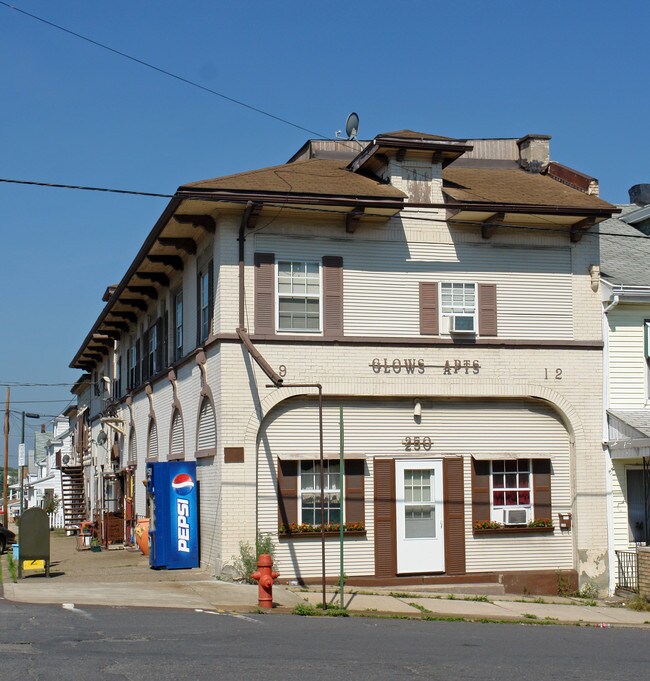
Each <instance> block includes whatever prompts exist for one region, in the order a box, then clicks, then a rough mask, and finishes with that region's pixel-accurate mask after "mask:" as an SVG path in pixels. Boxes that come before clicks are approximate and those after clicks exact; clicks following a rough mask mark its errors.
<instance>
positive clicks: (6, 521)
mask: <svg viewBox="0 0 650 681" xmlns="http://www.w3.org/2000/svg"><path fill="white" fill-rule="evenodd" d="M10 397H11V388H10V387H9V386H7V406H6V409H5V467H4V471H3V476H2V477H3V480H2V482H3V490H4V494H3V502H2V512H3V516H4V526H5V527H9V509H8V507H7V492H8V491H9V489H8V485H7V474H8V472H9V471H8V469H9V399H10Z"/></svg>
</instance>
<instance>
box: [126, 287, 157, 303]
mask: <svg viewBox="0 0 650 681" xmlns="http://www.w3.org/2000/svg"><path fill="white" fill-rule="evenodd" d="M126 290H127V291H128V292H129V293H139V294H140V295H142V296H145V297H146V298H151V300H158V291H156V289H155V288H154V287H153V286H134V285H131V284H129V285H128V286H127V287H126Z"/></svg>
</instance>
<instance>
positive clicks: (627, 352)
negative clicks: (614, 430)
mask: <svg viewBox="0 0 650 681" xmlns="http://www.w3.org/2000/svg"><path fill="white" fill-rule="evenodd" d="M644 319H650V305H631V304H625V303H620V304H619V305H617V306H616V307H615V308H614V309H612V310H611V311H610V312H609V313H608V314H607V322H608V333H609V372H608V373H609V406H610V407H611V408H612V409H643V408H645V407H647V406H648V399H647V395H648V392H647V380H648V367H647V364H646V361H645V356H644V349H643V320H644Z"/></svg>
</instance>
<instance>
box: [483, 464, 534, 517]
mask: <svg viewBox="0 0 650 681" xmlns="http://www.w3.org/2000/svg"><path fill="white" fill-rule="evenodd" d="M531 478H532V475H531V465H530V459H507V460H501V461H497V460H495V461H492V469H491V479H492V520H495V521H496V522H499V523H504V524H505V525H525V524H526V523H528V521H530V520H532V494H531V489H532V487H531V484H532V479H531Z"/></svg>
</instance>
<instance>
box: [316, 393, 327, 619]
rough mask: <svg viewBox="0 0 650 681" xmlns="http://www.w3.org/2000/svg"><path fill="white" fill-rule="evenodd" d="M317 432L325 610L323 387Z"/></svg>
mask: <svg viewBox="0 0 650 681" xmlns="http://www.w3.org/2000/svg"><path fill="white" fill-rule="evenodd" d="M318 431H319V440H320V442H319V444H320V544H321V547H320V548H321V568H322V582H323V610H325V609H326V608H327V589H326V586H325V457H324V454H323V386H321V385H319V386H318Z"/></svg>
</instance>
